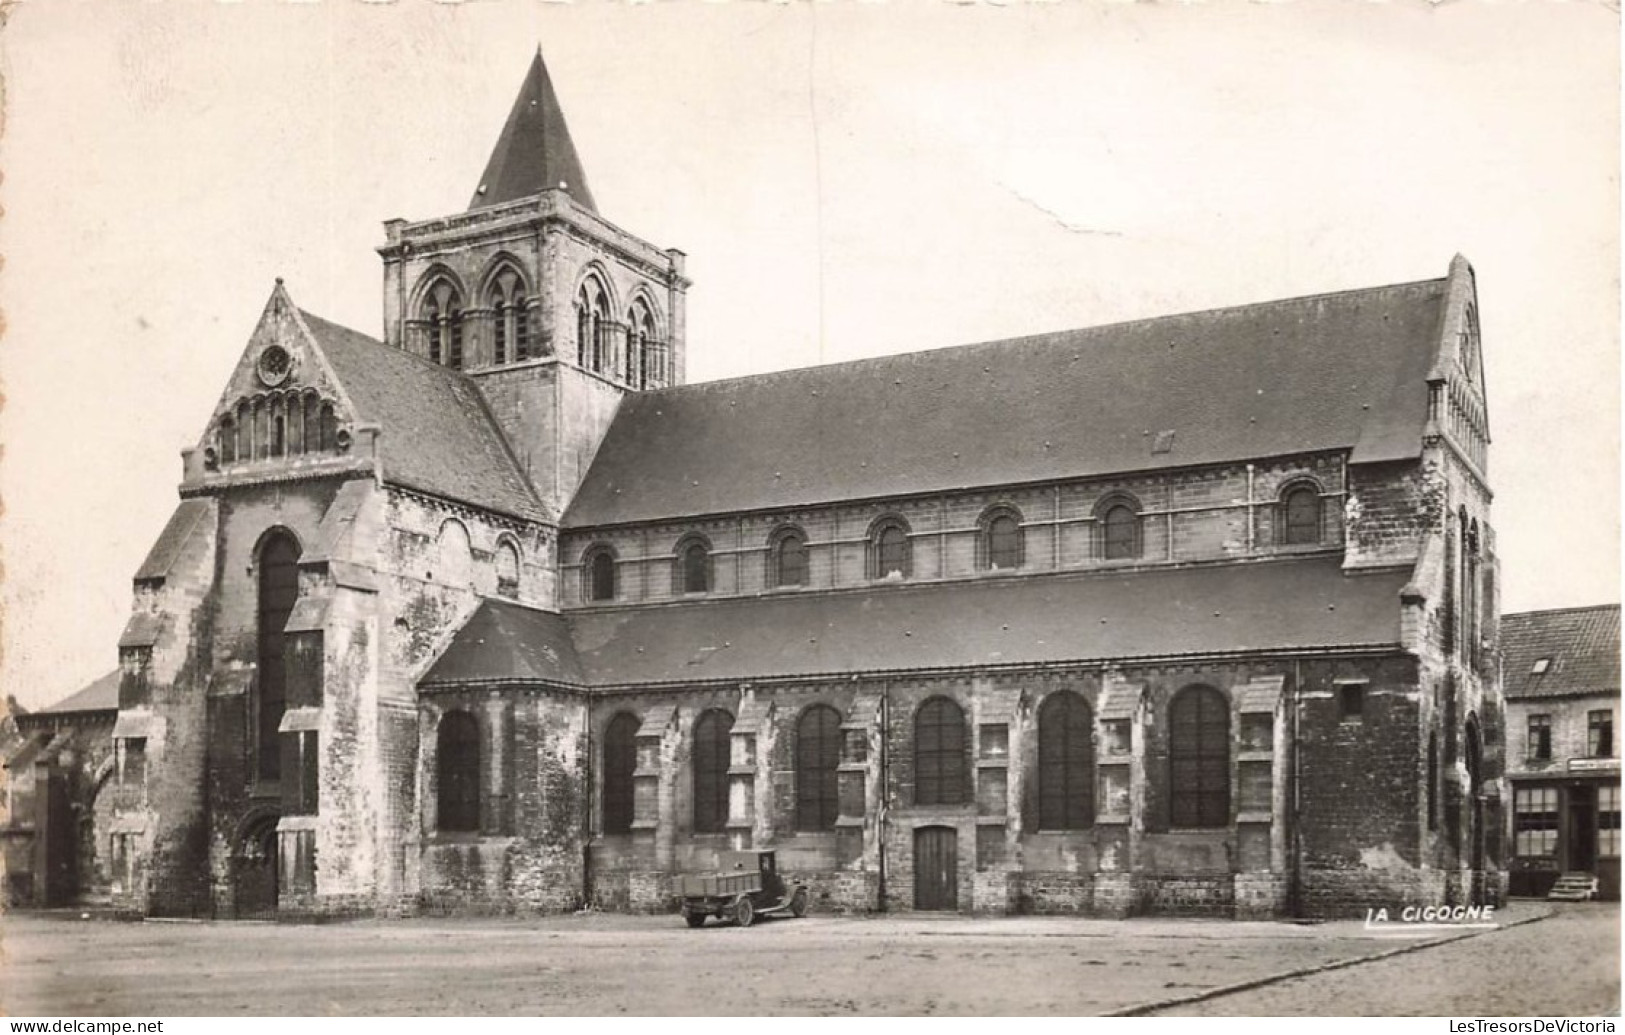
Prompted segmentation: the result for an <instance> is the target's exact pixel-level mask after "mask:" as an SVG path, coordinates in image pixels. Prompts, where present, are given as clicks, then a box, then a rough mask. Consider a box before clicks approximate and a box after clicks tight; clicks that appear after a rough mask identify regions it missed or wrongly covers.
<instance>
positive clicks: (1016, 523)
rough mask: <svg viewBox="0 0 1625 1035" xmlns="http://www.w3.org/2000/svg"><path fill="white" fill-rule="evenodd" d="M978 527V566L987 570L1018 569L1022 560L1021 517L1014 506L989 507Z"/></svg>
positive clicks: (1023, 557) (1023, 552) (1023, 551)
mask: <svg viewBox="0 0 1625 1035" xmlns="http://www.w3.org/2000/svg"><path fill="white" fill-rule="evenodd" d="M977 524H978V532H979V534H980V538H979V539H978V541H977V548H976V556H977V560H978V562H979V564H978V566H979V567H981V568H982V569H983V570H986V571H1010V570H1013V569H1015V568H1019V567H1021V565H1022V562H1023V561H1024V560H1025V559H1026V558H1025V556H1024V555H1025V550H1024V549H1023V547H1024V545H1025V544H1024V543H1023V541H1022V535H1021V514H1020V513H1018V512H1017V511H1016V509H1015V508H1014V507H992V508H989V509H988V510H987V512H986V513H984V514H983V515H982V518H981V520H980V521H979V522H977Z"/></svg>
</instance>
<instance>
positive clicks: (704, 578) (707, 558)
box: [672, 535, 711, 594]
mask: <svg viewBox="0 0 1625 1035" xmlns="http://www.w3.org/2000/svg"><path fill="white" fill-rule="evenodd" d="M673 576H674V578H673V583H674V585H673V586H672V590H673V592H676V593H679V594H681V593H709V592H711V544H710V543H707V542H706V541H705V539H704V537H703V536H699V535H692V536H688V537H687V538H685V539H683V540H682V541H681V542H679V543H678V544H677V566H676V569H675V570H674V572H673Z"/></svg>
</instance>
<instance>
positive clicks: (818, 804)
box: [795, 704, 841, 830]
mask: <svg viewBox="0 0 1625 1035" xmlns="http://www.w3.org/2000/svg"><path fill="white" fill-rule="evenodd" d="M840 764H841V713H840V712H837V711H836V710H835V709H834V708H831V707H830V706H829V705H827V704H815V705H813V706H812V707H810V708H808V709H807V710H806V711H804V712H802V713H801V717H800V718H799V719H797V720H796V758H795V765H796V829H797V830H833V829H835V820H836V818H837V817H838V816H839V814H840V798H839V794H840V785H839V783H838V782H837V781H838V772H839V767H840Z"/></svg>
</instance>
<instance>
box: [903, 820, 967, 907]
mask: <svg viewBox="0 0 1625 1035" xmlns="http://www.w3.org/2000/svg"><path fill="white" fill-rule="evenodd" d="M914 908H915V909H947V910H957V909H958V908H959V831H957V830H955V829H954V828H953V827H920V828H919V829H918V830H916V831H914Z"/></svg>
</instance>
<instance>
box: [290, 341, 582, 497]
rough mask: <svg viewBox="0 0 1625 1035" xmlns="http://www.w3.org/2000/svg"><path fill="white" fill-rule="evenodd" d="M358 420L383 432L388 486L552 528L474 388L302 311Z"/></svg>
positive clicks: (451, 372) (447, 372)
mask: <svg viewBox="0 0 1625 1035" xmlns="http://www.w3.org/2000/svg"><path fill="white" fill-rule="evenodd" d="M300 315H301V316H302V317H303V318H304V321H305V325H306V326H308V327H309V328H310V332H311V334H313V335H314V336H315V337H316V341H317V344H318V345H320V346H321V349H322V352H323V354H324V355H325V356H326V357H327V360H328V362H329V363H330V364H331V365H332V367H333V372H334V374H335V375H336V376H337V377H338V380H339V383H340V384H341V385H343V386H344V390H345V392H347V393H348V394H349V396H350V401H351V402H352V403H354V405H355V408H356V411H357V412H356V417H357V418H358V419H359V420H361V421H364V422H371V423H376V424H379V425H380V426H381V427H382V429H383V430H382V432H381V433H380V435H379V444H378V448H379V452H380V455H381V456H382V460H383V477H384V480H385V481H387V482H390V483H393V484H396V485H403V486H406V487H407V488H412V489H418V490H420V491H422V492H426V493H429V494H431V495H435V496H440V497H444V498H446V499H452V500H458V501H461V502H465V503H470V504H473V505H475V506H479V507H484V508H486V509H488V510H495V511H500V512H502V513H505V514H511V515H513V516H515V517H520V518H525V519H527V520H531V521H545V520H550V519H551V517H552V515H550V514H548V512H547V508H546V506H545V505H544V504H543V503H542V502H541V500H540V499H539V498H538V497H537V496H536V491H535V489H533V488H532V487H531V485H530V482H529V480H527V479H526V478H525V476H524V474H523V473H522V472H521V470H520V468H519V463H518V461H517V460H515V459H514V455H513V453H512V451H511V450H509V448H508V444H507V440H506V439H504V438H503V436H502V432H501V431H500V430H499V429H498V427H497V423H496V419H495V418H494V417H492V415H491V411H490V410H489V409H488V408H487V406H486V404H485V397H484V396H482V395H481V394H480V391H479V389H478V388H476V387H475V386H474V383H473V382H472V381H470V380H469V379H468V378H466V377H464V376H463V375H462V374H460V373H458V372H457V371H455V370H452V369H451V368H450V367H445V366H441V365H440V364H438V363H430V362H429V361H428V360H425V359H420V358H418V357H417V356H414V355H412V354H411V353H409V352H406V351H404V350H401V349H392V348H390V347H389V346H387V345H384V344H383V343H381V342H378V341H375V340H374V339H372V338H369V337H367V336H366V335H365V334H362V333H360V332H359V331H352V330H350V329H349V328H348V327H340V326H339V325H338V324H336V323H330V322H328V321H327V320H324V319H322V318H321V317H319V316H313V315H311V314H310V313H307V312H304V311H303V310H301V311H300Z"/></svg>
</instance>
